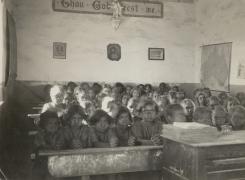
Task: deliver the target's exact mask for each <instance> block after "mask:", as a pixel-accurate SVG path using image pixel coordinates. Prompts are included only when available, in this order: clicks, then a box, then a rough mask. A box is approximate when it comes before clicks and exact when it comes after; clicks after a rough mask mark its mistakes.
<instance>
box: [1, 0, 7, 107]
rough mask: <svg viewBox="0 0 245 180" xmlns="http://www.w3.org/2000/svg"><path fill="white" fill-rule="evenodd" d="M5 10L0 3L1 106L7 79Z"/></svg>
mask: <svg viewBox="0 0 245 180" xmlns="http://www.w3.org/2000/svg"><path fill="white" fill-rule="evenodd" d="M5 18H6V17H5V8H4V3H3V1H1V2H0V104H1V101H2V100H3V89H4V79H5V74H4V73H5V45H4V43H5V39H4V33H5V23H6V21H5Z"/></svg>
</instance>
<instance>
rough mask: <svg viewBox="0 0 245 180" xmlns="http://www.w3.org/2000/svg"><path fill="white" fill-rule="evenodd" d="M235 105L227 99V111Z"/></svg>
mask: <svg viewBox="0 0 245 180" xmlns="http://www.w3.org/2000/svg"><path fill="white" fill-rule="evenodd" d="M235 105H237V104H236V103H235V102H234V101H228V102H227V111H228V112H230V109H231V108H232V107H234V106H235Z"/></svg>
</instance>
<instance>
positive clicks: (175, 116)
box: [35, 82, 245, 150]
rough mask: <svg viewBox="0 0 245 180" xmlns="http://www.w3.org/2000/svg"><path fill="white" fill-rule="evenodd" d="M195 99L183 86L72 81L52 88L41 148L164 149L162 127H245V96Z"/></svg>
mask: <svg viewBox="0 0 245 180" xmlns="http://www.w3.org/2000/svg"><path fill="white" fill-rule="evenodd" d="M193 96H194V98H193V100H192V99H190V98H187V97H186V94H185V92H184V91H183V90H181V89H180V88H179V87H178V86H173V87H170V86H169V85H167V84H165V83H160V85H159V87H157V88H154V87H153V86H152V85H150V84H146V85H143V84H140V85H138V86H135V87H133V86H131V85H123V84H122V83H116V84H115V85H113V86H111V85H109V84H104V85H103V86H102V85H100V84H99V83H94V84H93V85H92V86H91V85H90V84H88V83H82V84H80V85H78V84H76V83H74V82H69V83H68V84H67V85H66V86H61V85H54V86H53V87H52V88H51V89H50V102H48V103H46V104H44V106H43V109H42V113H41V115H40V122H39V132H38V134H37V135H36V138H35V145H36V147H37V149H50V150H58V149H77V148H93V147H99V148H105V147H119V146H138V145H161V144H162V140H161V138H160V134H161V131H162V124H172V123H173V122H198V123H202V124H207V125H210V126H215V127H217V130H221V129H222V126H223V125H230V126H232V128H233V129H234V130H242V129H245V108H244V105H245V93H242V92H241V93H238V94H237V95H236V96H231V95H229V94H227V93H225V92H222V93H220V94H219V95H218V96H213V95H212V94H211V91H210V90H209V89H208V88H202V89H196V90H195V91H194V94H193Z"/></svg>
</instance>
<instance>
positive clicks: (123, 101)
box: [122, 95, 129, 106]
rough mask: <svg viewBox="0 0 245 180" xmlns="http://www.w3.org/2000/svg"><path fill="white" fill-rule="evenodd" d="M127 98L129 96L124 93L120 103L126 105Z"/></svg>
mask: <svg viewBox="0 0 245 180" xmlns="http://www.w3.org/2000/svg"><path fill="white" fill-rule="evenodd" d="M128 100H129V96H127V95H124V96H123V97H122V104H123V105H124V106H127V104H128Z"/></svg>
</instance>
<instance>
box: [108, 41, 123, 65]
mask: <svg viewBox="0 0 245 180" xmlns="http://www.w3.org/2000/svg"><path fill="white" fill-rule="evenodd" d="M107 58H108V59H109V60H111V61H119V60H120V59H121V46H120V45H119V44H108V46H107Z"/></svg>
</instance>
